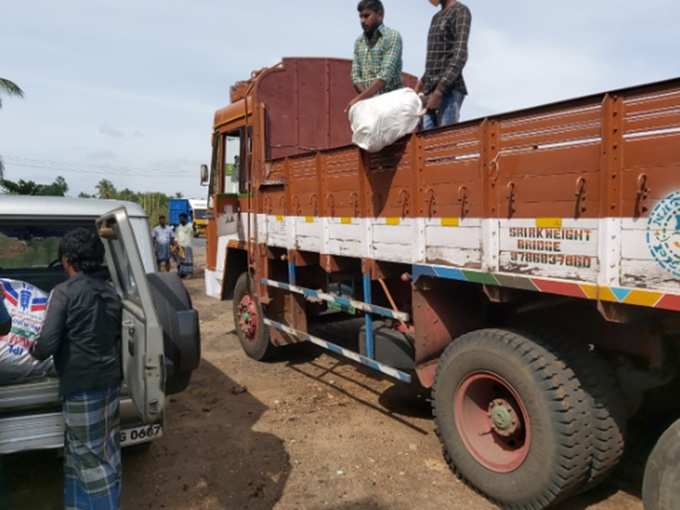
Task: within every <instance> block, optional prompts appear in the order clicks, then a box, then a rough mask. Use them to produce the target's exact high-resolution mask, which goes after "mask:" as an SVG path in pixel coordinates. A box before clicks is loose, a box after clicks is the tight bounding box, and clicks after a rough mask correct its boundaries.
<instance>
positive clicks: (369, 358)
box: [261, 264, 411, 383]
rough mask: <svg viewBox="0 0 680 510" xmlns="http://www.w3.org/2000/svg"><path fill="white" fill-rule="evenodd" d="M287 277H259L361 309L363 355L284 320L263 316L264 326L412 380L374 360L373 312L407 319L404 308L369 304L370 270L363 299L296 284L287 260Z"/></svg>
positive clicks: (312, 298) (267, 282) (313, 298)
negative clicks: (363, 331) (286, 323)
mask: <svg viewBox="0 0 680 510" xmlns="http://www.w3.org/2000/svg"><path fill="white" fill-rule="evenodd" d="M288 280H289V282H290V283H284V282H279V281H275V280H270V279H268V278H263V279H262V280H261V283H262V284H263V285H266V286H268V287H274V288H277V289H281V290H284V291H287V292H292V293H294V294H300V295H302V296H304V298H305V299H306V300H308V301H325V302H327V303H332V304H334V305H336V306H339V307H340V308H341V309H348V308H353V309H355V310H360V311H362V312H364V321H365V325H366V356H363V355H361V354H359V353H357V352H354V351H351V350H349V349H345V348H343V347H340V346H339V345H337V344H334V343H332V342H329V341H327V340H323V339H321V338H317V337H315V336H312V335H309V334H307V333H303V332H302V331H298V330H296V329H294V328H291V327H289V326H286V325H285V324H281V323H279V322H275V321H272V320H270V319H267V318H265V319H264V323H265V324H266V325H267V326H270V327H273V328H275V329H278V330H279V331H282V332H284V333H287V334H289V335H291V336H294V337H296V338H298V339H300V340H302V341H305V342H311V343H313V344H316V345H318V346H319V347H322V348H323V349H326V350H328V351H331V352H333V353H335V354H339V355H341V356H344V357H345V358H348V359H351V360H352V361H355V362H356V363H360V364H362V365H364V366H367V367H369V368H372V369H373V370H376V371H378V372H381V373H383V374H385V375H389V376H390V377H393V378H395V379H397V380H398V381H402V382H405V383H410V382H411V375H410V374H408V373H406V372H403V371H401V370H397V369H396V368H392V367H388V366H387V365H384V364H382V363H379V362H378V361H376V360H375V341H374V336H373V314H375V315H380V316H382V317H387V318H389V319H395V320H398V321H401V322H408V321H409V315H408V314H407V313H405V312H400V311H395V310H390V309H389V308H385V307H382V306H377V305H374V304H372V295H371V294H372V293H371V276H370V274H367V273H366V274H364V275H363V290H364V300H363V301H357V300H355V299H350V298H347V297H344V296H338V295H336V294H330V293H327V292H321V291H318V290H314V289H308V288H305V287H300V286H298V285H296V274H295V266H294V265H293V264H289V266H288Z"/></svg>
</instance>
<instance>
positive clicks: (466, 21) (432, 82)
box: [416, 0, 472, 129]
mask: <svg viewBox="0 0 680 510" xmlns="http://www.w3.org/2000/svg"><path fill="white" fill-rule="evenodd" d="M430 3H432V4H433V5H435V6H437V5H439V6H441V11H439V12H438V13H437V14H435V15H434V18H432V24H431V25H430V33H429V35H428V38H427V62H426V64H425V75H424V76H423V78H422V79H421V80H420V81H419V82H418V85H417V86H416V92H418V93H423V94H424V95H425V108H426V109H427V114H426V115H425V117H424V118H423V129H432V128H435V127H441V126H449V125H451V124H455V123H457V122H458V121H459V120H460V109H461V107H462V106H463V100H464V99H465V96H466V95H467V88H466V86H465V80H464V79H463V68H464V67H465V64H466V63H467V59H468V39H469V38H470V25H471V22H472V16H471V14H470V9H468V7H467V6H465V5H463V4H462V3H461V2H459V1H458V0H430Z"/></svg>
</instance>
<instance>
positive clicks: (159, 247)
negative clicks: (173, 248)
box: [151, 215, 175, 272]
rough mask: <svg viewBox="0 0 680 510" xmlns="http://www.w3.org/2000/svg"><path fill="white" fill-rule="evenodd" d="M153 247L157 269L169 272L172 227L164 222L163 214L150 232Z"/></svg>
mask: <svg viewBox="0 0 680 510" xmlns="http://www.w3.org/2000/svg"><path fill="white" fill-rule="evenodd" d="M151 238H152V239H153V247H154V251H155V252H156V261H157V262H158V269H160V270H161V271H163V270H165V271H166V272H170V245H171V244H172V242H173V240H174V238H175V237H174V234H173V231H172V227H171V226H170V225H168V224H167V223H166V222H165V216H163V215H160V216H159V217H158V225H156V227H155V228H154V229H153V231H152V232H151Z"/></svg>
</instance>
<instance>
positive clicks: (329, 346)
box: [264, 318, 412, 383]
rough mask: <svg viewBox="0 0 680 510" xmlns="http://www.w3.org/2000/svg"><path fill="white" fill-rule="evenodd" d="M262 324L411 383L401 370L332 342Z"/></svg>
mask: <svg viewBox="0 0 680 510" xmlns="http://www.w3.org/2000/svg"><path fill="white" fill-rule="evenodd" d="M264 322H265V324H266V325H267V326H270V327H273V328H276V329H278V330H279V331H283V332H284V333H286V334H288V335H292V336H295V337H297V338H299V339H300V340H303V341H306V342H310V343H313V344H315V345H318V346H319V347H322V348H324V349H326V350H328V351H330V352H333V353H335V354H338V355H340V356H343V357H345V358H347V359H349V360H351V361H354V362H356V363H360V364H361V365H364V366H367V367H369V368H371V369H372V370H375V371H377V372H380V373H383V374H385V375H388V376H390V377H392V378H394V379H397V380H398V381H402V382H405V383H410V382H411V379H412V378H411V375H410V374H408V373H406V372H402V371H401V370H398V369H396V368H392V367H389V366H387V365H384V364H382V363H380V362H378V361H375V360H372V359H369V358H367V357H366V356H362V355H361V354H359V353H357V352H355V351H351V350H349V349H345V348H343V347H340V346H339V345H336V344H334V343H332V342H329V341H327V340H323V339H321V338H317V337H314V336H312V335H309V334H307V333H303V332H301V331H297V330H296V329H293V328H291V327H289V326H286V325H284V324H281V323H279V322H275V321H272V320H270V319H266V318H265V319H264Z"/></svg>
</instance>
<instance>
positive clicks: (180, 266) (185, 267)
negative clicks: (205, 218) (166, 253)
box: [175, 213, 194, 278]
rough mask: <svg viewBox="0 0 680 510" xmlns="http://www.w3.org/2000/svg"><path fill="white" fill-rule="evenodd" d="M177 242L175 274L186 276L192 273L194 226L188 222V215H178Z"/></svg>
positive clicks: (181, 276)
mask: <svg viewBox="0 0 680 510" xmlns="http://www.w3.org/2000/svg"><path fill="white" fill-rule="evenodd" d="M175 240H176V243H177V274H179V276H180V278H186V277H187V276H191V275H192V274H194V247H193V244H194V226H193V225H192V224H191V223H189V217H188V216H187V215H186V214H184V213H182V214H180V215H179V225H177V228H175Z"/></svg>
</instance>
